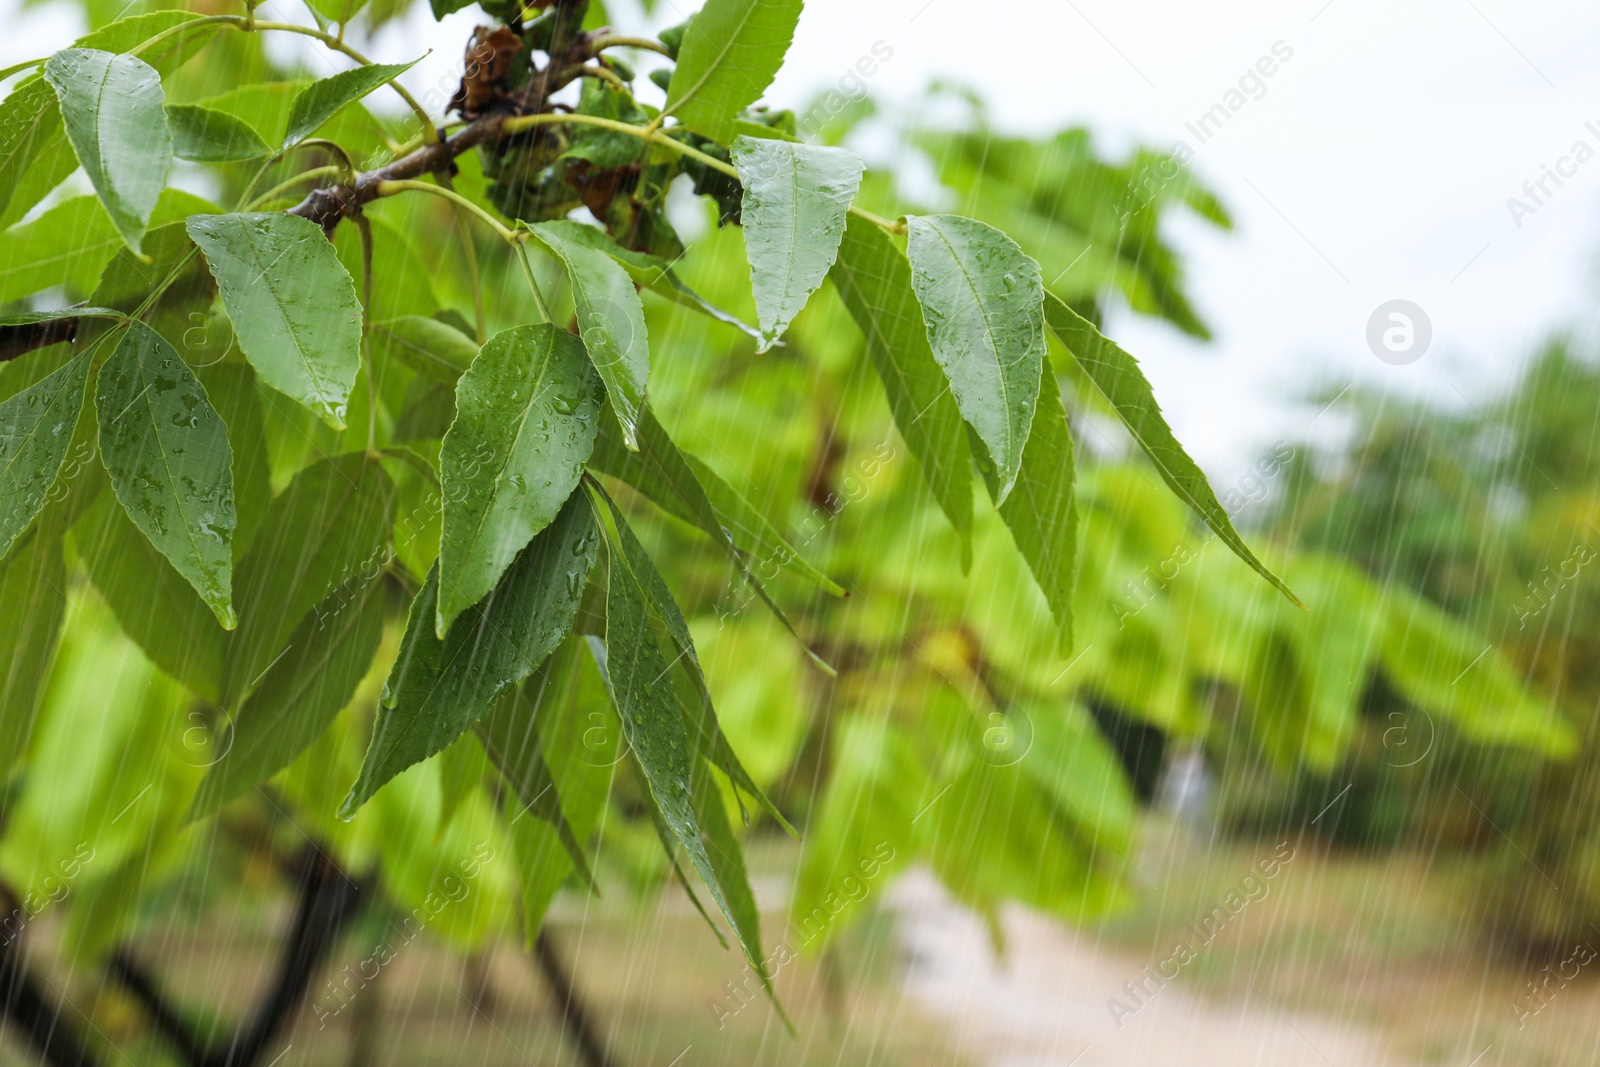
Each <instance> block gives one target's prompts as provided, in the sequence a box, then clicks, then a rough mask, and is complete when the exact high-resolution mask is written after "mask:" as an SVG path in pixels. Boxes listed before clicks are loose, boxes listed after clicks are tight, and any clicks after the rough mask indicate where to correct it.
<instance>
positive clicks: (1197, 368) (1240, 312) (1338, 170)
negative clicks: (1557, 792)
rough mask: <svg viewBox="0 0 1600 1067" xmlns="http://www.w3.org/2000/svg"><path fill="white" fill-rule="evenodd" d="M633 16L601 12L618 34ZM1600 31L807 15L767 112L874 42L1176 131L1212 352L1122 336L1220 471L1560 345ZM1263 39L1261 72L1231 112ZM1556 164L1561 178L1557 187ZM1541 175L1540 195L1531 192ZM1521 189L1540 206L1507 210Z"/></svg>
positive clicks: (857, 6)
mask: <svg viewBox="0 0 1600 1067" xmlns="http://www.w3.org/2000/svg"><path fill="white" fill-rule="evenodd" d="M274 3H275V5H276V6H281V7H283V8H284V9H285V11H286V12H287V11H288V10H289V9H290V8H291V5H293V6H294V7H297V6H298V3H297V0H274ZM632 6H633V0H613V4H612V10H613V12H614V17H615V18H616V21H617V22H618V23H626V22H627V21H628V20H627V18H626V16H625V14H624V13H625V12H626V11H627V10H628V9H629V8H630V7H632ZM696 6H698V4H697V3H694V2H692V0H660V3H659V4H658V8H659V11H658V14H659V15H661V16H663V17H664V19H665V21H667V22H672V21H678V19H679V17H680V15H679V10H680V9H681V12H682V13H684V14H686V13H688V12H689V11H691V10H693V9H694V7H696ZM17 8H18V0H0V19H3V20H4V22H5V24H6V25H7V26H8V27H10V32H9V33H8V34H6V35H5V36H4V37H0V65H4V64H6V63H9V62H12V61H15V60H19V59H23V58H27V57H29V56H33V55H38V54H43V53H45V52H48V51H50V50H51V49H52V48H55V47H59V46H60V45H61V44H63V43H65V42H66V41H67V40H68V39H70V37H71V36H72V34H73V32H74V30H75V29H76V28H77V27H76V24H77V17H76V15H75V14H73V13H72V9H71V8H69V7H66V6H65V5H60V6H52V5H51V4H49V3H47V4H46V5H44V6H43V7H40V8H33V9H30V10H29V11H28V12H26V13H21V12H18V10H17ZM635 10H636V9H635ZM414 16H415V17H414V18H412V19H411V20H409V22H408V24H407V25H406V26H404V27H395V28H393V29H391V30H389V31H387V32H385V33H384V34H382V35H381V36H380V37H379V38H378V39H377V40H376V41H373V42H371V48H372V50H373V52H374V53H375V55H374V58H378V59H386V60H395V59H409V58H412V57H413V56H414V55H415V54H416V50H417V49H416V44H417V42H418V41H419V40H422V41H425V42H426V43H428V44H431V45H433V46H434V47H435V48H436V51H435V54H434V55H433V56H432V57H430V59H429V60H428V61H426V62H425V63H424V64H422V65H420V66H419V67H418V68H416V69H415V70H414V71H413V72H411V74H410V75H408V77H407V81H408V82H410V83H412V84H413V85H416V86H422V85H426V84H428V83H429V82H430V81H431V80H433V79H435V78H437V77H438V76H439V75H440V74H441V73H443V72H445V71H446V70H447V69H448V68H449V66H450V64H452V63H454V62H456V61H457V57H458V55H459V52H460V49H461V43H462V41H464V40H465V38H466V35H467V33H468V32H470V29H471V27H472V25H473V24H474V22H475V21H478V19H479V18H481V16H477V15H476V14H475V12H474V11H472V10H469V11H465V12H461V13H459V14H458V15H456V16H453V17H452V18H451V19H450V20H449V21H448V23H447V24H446V25H444V26H436V25H434V24H433V22H432V19H431V17H429V16H428V15H427V14H426V5H423V6H422V7H421V8H420V9H419V10H417V11H416V12H414ZM1597 19H1600V10H1597V9H1596V8H1595V7H1594V5H1592V4H1579V3H1577V2H1576V0H1561V2H1547V3H1539V4H1529V3H1526V2H1523V3H1514V2H1512V0H1413V2H1409V3H1405V4H1395V3H1392V2H1380V0H1331V2H1330V0H1270V2H1269V0H1214V2H1212V3H1207V4H1196V3H1194V2H1193V0H983V2H982V3H975V2H972V0H966V2H963V0H810V2H809V3H808V4H807V6H806V13H805V16H804V18H803V19H802V20H801V24H800V30H799V33H798V35H797V36H796V39H795V42H794V46H793V48H792V49H791V51H790V62H789V64H788V66H786V68H785V70H784V72H783V73H782V74H781V75H780V77H779V80H778V83H777V84H776V85H775V86H774V87H773V90H772V93H771V96H772V97H773V98H774V99H777V100H781V101H789V102H798V101H800V100H803V99H806V98H807V97H809V96H810V95H811V94H812V93H813V92H815V91H817V90H818V89H820V88H823V87H826V86H828V85H829V84H831V83H833V82H835V81H836V80H837V79H838V78H839V76H840V75H841V74H843V73H844V72H845V70H846V69H847V68H849V67H850V66H852V65H853V64H854V63H855V61H856V59H857V57H859V56H861V55H862V54H864V53H866V52H868V51H869V50H870V48H871V46H872V45H873V44H874V43H875V42H877V41H883V42H885V43H887V44H888V45H889V46H890V47H892V48H893V50H894V56H893V58H892V60H890V61H889V62H887V63H885V64H883V65H882V67H881V69H880V70H879V71H878V73H877V74H876V75H875V76H874V77H873V78H872V79H871V89H872V91H873V92H874V93H875V94H878V95H880V96H882V97H886V98H889V99H891V100H896V101H900V102H903V103H906V104H910V103H913V102H914V101H915V100H916V98H917V94H918V93H919V92H920V91H921V90H922V89H924V88H925V87H926V85H927V84H928V82H929V81H930V80H931V79H933V78H934V77H938V76H947V77H954V78H957V79H960V80H964V81H967V82H969V83H971V84H973V85H975V86H978V87H980V88H981V89H982V91H983V93H984V95H985V96H986V97H987V99H988V100H989V102H990V105H991V108H992V111H993V112H994V114H995V115H996V116H997V118H998V121H999V122H1000V123H1001V124H1002V125H1003V126H1005V127H1008V128H1011V129H1015V130H1017V131H1022V132H1033V133H1045V132H1049V131H1051V130H1054V129H1057V128H1060V127H1062V126H1065V125H1071V124H1084V125H1088V126H1089V127H1091V128H1092V129H1094V130H1095V131H1096V134H1097V136H1098V138H1099V141H1100V144H1101V146H1102V148H1103V149H1104V150H1106V151H1110V152H1114V153H1121V152H1123V151H1126V150H1127V148H1128V147H1129V146H1131V145H1133V144H1134V143H1136V142H1139V141H1145V142H1149V143H1152V144H1154V145H1158V146H1161V147H1170V146H1171V145H1172V144H1173V143H1174V142H1175V141H1177V140H1179V139H1182V140H1184V141H1186V142H1187V143H1188V144H1189V146H1190V147H1191V148H1193V149H1194V150H1195V156H1194V158H1193V160H1192V161H1191V166H1192V167H1193V168H1194V169H1195V170H1196V171H1197V172H1198V173H1199V175H1200V176H1201V177H1202V178H1203V179H1204V180H1205V181H1206V182H1208V183H1209V184H1210V185H1211V186H1212V187H1213V188H1214V189H1216V190H1217V191H1218V193H1219V194H1220V195H1221V196H1222V198H1223V200H1224V202H1225V203H1226V204H1227V206H1228V208H1229V210H1230V211H1231V212H1232V213H1233V215H1234V218H1235V220H1236V222H1237V228H1236V229H1235V230H1234V231H1233V232H1231V233H1224V232H1221V231H1217V230H1215V229H1213V228H1212V227H1210V226H1208V225H1203V224H1200V223H1198V222H1196V221H1194V220H1192V219H1175V220H1174V222H1173V224H1172V225H1171V228H1170V231H1169V234H1170V237H1171V238H1172V240H1173V241H1174V242H1175V243H1176V244H1177V245H1178V247H1179V248H1180V249H1181V251H1182V252H1183V254H1184V256H1185V259H1186V262H1187V265H1188V270H1189V277H1190V289H1191V292H1192V294H1193V296H1194V298H1195V303H1196V304H1197V306H1198V307H1199V308H1200V309H1201V312H1202V314H1203V315H1204V316H1205V317H1206V318H1207V320H1208V321H1209V322H1210V323H1211V324H1212V326H1213V327H1214V329H1215V332H1216V339H1215V340H1214V341H1213V342H1212V343H1211V344H1208V345H1200V344H1196V343H1194V342H1191V341H1189V340H1188V339H1186V338H1184V337H1182V336H1180V335H1178V334H1177V333H1176V332H1175V331H1173V330H1171V329H1169V328H1166V327H1162V326H1159V325H1155V324H1151V323H1149V322H1145V321H1140V320H1138V319H1136V318H1134V317H1133V316H1131V315H1129V314H1126V313H1118V314H1116V315H1115V316H1114V317H1113V319H1112V322H1111V324H1110V329H1111V332H1112V333H1113V335H1114V336H1116V337H1117V339H1119V340H1121V341H1123V342H1124V343H1125V345H1126V346H1127V347H1128V348H1130V349H1131V350H1132V351H1133V352H1135V353H1136V354H1137V355H1139V356H1140V357H1141V358H1142V359H1143V360H1144V362H1145V365H1146V367H1147V368H1148V370H1149V373H1150V376H1151V378H1152V379H1153V380H1154V381H1155V384H1156V391H1157V395H1158V396H1159V397H1160V399H1161V401H1162V403H1163V404H1164V406H1165V407H1166V409H1167V411H1168V413H1169V416H1170V417H1171V419H1172V421H1173V423H1174V424H1175V426H1176V428H1177V430H1178V433H1179V436H1180V438H1181V439H1182V440H1183V441H1185V442H1186V443H1187V444H1189V445H1190V447H1191V448H1192V449H1193V451H1194V452H1195V453H1196V454H1197V456H1198V457H1199V458H1200V459H1201V461H1202V462H1203V463H1204V464H1205V465H1206V466H1207V467H1208V468H1209V469H1210V470H1211V472H1212V473H1213V475H1215V476H1217V477H1220V478H1223V479H1226V478H1227V477H1228V476H1229V474H1230V472H1231V471H1234V470H1237V469H1241V468H1242V467H1243V466H1244V464H1245V463H1246V462H1247V460H1248V458H1249V456H1250V455H1252V454H1253V452H1254V451H1255V450H1256V449H1258V448H1260V447H1262V446H1263V445H1268V444H1270V443H1271V442H1272V441H1274V440H1276V439H1278V438H1280V437H1296V436H1300V435H1301V434H1303V433H1304V432H1305V430H1306V427H1307V426H1308V424H1309V423H1310V421H1311V419H1312V417H1313V416H1315V415H1316V414H1317V410H1318V409H1317V407H1316V406H1307V405H1298V406H1297V405H1295V404H1292V403H1289V402H1288V401H1287V398H1289V397H1291V396H1292V395H1294V394H1296V393H1304V392H1308V391H1310V390H1311V389H1312V388H1313V387H1314V386H1317V385H1328V384H1331V386H1332V388H1333V389H1335V390H1336V389H1338V388H1340V387H1342V386H1343V385H1345V384H1346V383H1348V382H1351V381H1361V382H1366V383H1376V384H1383V385H1388V386H1392V387H1393V388H1395V389H1398V390H1404V391H1407V392H1410V393H1413V394H1417V395H1425V396H1429V397H1432V398H1433V399H1435V400H1437V401H1438V402H1439V403H1441V404H1447V405H1450V406H1452V407H1457V408H1466V407H1467V406H1468V405H1469V404H1473V403H1481V402H1482V401H1483V399H1484V398H1486V397H1488V396H1492V395H1493V393H1494V391H1495V388H1496V387H1497V386H1500V385H1503V384H1504V383H1505V382H1506V381H1507V380H1509V379H1510V377H1511V376H1512V375H1514V374H1515V373H1516V370H1517V368H1518V367H1520V366H1521V365H1522V364H1523V363H1524V361H1525V360H1526V359H1527V358H1528V356H1529V354H1530V353H1531V351H1532V350H1533V348H1534V347H1535V346H1536V345H1537V343H1538V342H1539V341H1540V340H1541V339H1543V338H1545V337H1547V336H1548V335H1549V334H1550V333H1552V332H1553V331H1555V330H1557V329H1569V330H1573V331H1575V332H1580V333H1584V334H1587V333H1588V323H1589V322H1590V320H1591V318H1592V309H1593V307H1594V299H1593V298H1594V296H1595V294H1596V291H1597V285H1596V282H1597V279H1596V271H1595V264H1596V250H1597V249H1600V95H1597V94H1596V93H1595V90H1596V89H1597V88H1600V63H1596V62H1595V59H1596V55H1595V52H1596V26H1597ZM658 24H659V20H658ZM1274 45H1277V46H1278V52H1279V57H1280V58H1279V61H1277V62H1275V63H1269V64H1267V66H1268V67H1272V68H1274V73H1273V74H1272V76H1271V77H1270V78H1262V79H1260V81H1259V82H1256V81H1252V80H1250V79H1246V82H1245V85H1244V91H1243V92H1242V93H1240V94H1238V95H1233V96H1230V95H1229V93H1230V90H1234V89H1238V88H1240V80H1241V78H1242V77H1244V76H1246V75H1247V74H1248V73H1249V72H1251V71H1252V70H1254V69H1256V67H1257V64H1258V63H1259V62H1260V61H1261V59H1262V58H1263V57H1267V56H1272V55H1273V48H1274ZM1285 52H1292V55H1291V56H1290V58H1288V59H1287V60H1282V59H1281V56H1282V55H1283V54H1284V53H1285ZM1241 100H1243V104H1242V106H1240V101H1241ZM1588 100H1593V101H1597V103H1595V104H1594V105H1593V106H1586V104H1585V101H1588ZM1219 103H1220V104H1222V105H1223V106H1224V107H1226V106H1227V105H1228V104H1229V103H1232V104H1234V105H1235V106H1236V107H1237V110H1236V111H1230V112H1229V117H1228V120H1227V122H1226V123H1225V124H1224V125H1223V126H1222V128H1221V129H1220V131H1218V132H1215V133H1214V134H1213V135H1212V136H1210V137H1209V139H1208V140H1206V141H1205V143H1203V144H1201V143H1200V142H1199V139H1198V138H1197V137H1196V136H1195V134H1194V132H1192V131H1191V130H1189V129H1187V128H1186V125H1185V124H1186V123H1189V124H1194V123H1197V122H1198V119H1199V118H1200V116H1202V115H1203V114H1205V113H1206V112H1207V111H1208V110H1209V109H1211V108H1212V107H1213V105H1216V104H1219ZM1590 120H1595V128H1594V130H1590V129H1589V128H1587V126H1586V123H1588V122H1589V121H1590ZM1580 141H1581V142H1584V144H1585V145H1586V149H1587V151H1580V150H1578V148H1577V143H1578V142H1580ZM1589 151H1592V152H1594V153H1595V155H1594V157H1593V158H1590V157H1589V155H1588V152H1589ZM1547 168H1549V169H1551V170H1560V171H1563V172H1565V176H1562V177H1561V178H1560V182H1561V184H1560V185H1559V186H1558V185H1557V184H1556V182H1555V181H1554V180H1553V179H1551V178H1548V177H1546V169H1547ZM1540 179H1544V190H1543V191H1542V192H1541V191H1540V190H1539V189H1538V187H1537V185H1535V186H1534V192H1535V193H1536V194H1538V200H1537V201H1535V200H1534V199H1532V198H1530V197H1529V195H1528V194H1527V193H1525V192H1524V190H1523V185H1524V183H1525V182H1535V183H1537V182H1538V181H1539V180H1540ZM1512 197H1516V198H1518V199H1519V200H1521V201H1522V202H1523V203H1524V204H1525V205H1527V207H1528V208H1529V209H1531V210H1527V211H1523V210H1520V209H1519V211H1518V212H1517V215H1518V216H1519V217H1516V218H1514V217H1513V212H1512V211H1511V210H1510V208H1509V207H1508V203H1507V201H1508V199H1510V198H1512ZM1395 299H1403V300H1408V301H1411V302H1413V303H1414V304H1415V305H1417V306H1418V307H1420V308H1421V309H1422V310H1423V311H1424V312H1425V314H1426V315H1427V317H1428V319H1429V320H1430V323H1431V329H1432V335H1433V336H1432V343H1431V346H1430V347H1429V349H1428V350H1427V351H1426V353H1425V354H1424V355H1423V356H1422V357H1421V358H1420V359H1417V360H1416V361H1415V362H1412V363H1409V364H1407V365H1394V364H1392V363H1389V362H1384V361H1382V360H1380V359H1379V358H1377V356H1375V355H1374V354H1373V352H1372V351H1371V350H1370V348H1369V347H1368V341H1367V332H1368V322H1369V319H1370V318H1371V317H1372V314H1373V312H1374V311H1375V309H1377V308H1378V307H1379V305H1382V304H1384V303H1386V302H1388V301H1391V300H1395ZM1311 428H1312V429H1313V430H1315V431H1326V432H1332V431H1333V430H1335V429H1337V423H1336V420H1335V419H1334V418H1329V419H1327V420H1320V419H1319V421H1318V422H1317V424H1316V425H1315V426H1312V427H1311Z"/></svg>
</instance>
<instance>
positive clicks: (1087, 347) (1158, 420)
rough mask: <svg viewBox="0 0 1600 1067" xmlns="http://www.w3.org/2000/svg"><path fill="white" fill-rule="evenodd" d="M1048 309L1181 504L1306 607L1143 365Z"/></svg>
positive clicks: (1087, 325)
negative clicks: (1193, 455) (1203, 465)
mask: <svg viewBox="0 0 1600 1067" xmlns="http://www.w3.org/2000/svg"><path fill="white" fill-rule="evenodd" d="M1044 309H1045V319H1046V321H1048V322H1049V324H1050V329H1051V330H1052V331H1054V333H1055V335H1056V337H1057V338H1058V339H1059V340H1060V341H1061V343H1062V345H1063V346H1065V348H1066V349H1067V351H1068V352H1070V353H1072V357H1073V358H1074V359H1075V360H1077V362H1078V365H1079V366H1080V367H1082V368H1083V370H1084V373H1085V374H1087V375H1088V376H1089V379H1090V380H1091V381H1092V382H1094V384H1095V386H1096V388H1098V389H1099V390H1100V391H1101V392H1102V393H1104V394H1105V397H1106V399H1107V400H1108V401H1110V402H1111V406H1112V408H1114V409H1115V410H1116V412H1117V416H1118V417H1119V418H1121V419H1122V422H1123V425H1125V426H1126V427H1127V428H1128V432H1129V433H1131V434H1132V435H1133V439H1134V440H1135V441H1137V442H1139V447H1140V448H1142V449H1144V453H1145V455H1147V456H1149V457H1150V461H1151V462H1152V463H1154V464H1155V466H1156V471H1157V472H1158V473H1160V475H1161V479H1162V481H1164V482H1166V483H1167V486H1168V487H1169V488H1170V489H1171V490H1172V491H1173V492H1174V493H1176V494H1177V495H1178V498H1179V499H1180V500H1182V501H1183V502H1184V503H1185V504H1187V505H1189V506H1190V507H1191V508H1193V509H1194V511H1195V513H1196V514H1198V515H1199V516H1200V518H1201V519H1202V520H1204V522H1205V524H1206V525H1207V526H1209V527H1211V530H1212V532H1214V533H1215V534H1216V535H1217V536H1218V537H1220V538H1222V541H1223V543H1224V544H1226V545H1227V546H1228V547H1229V548H1230V549H1232V550H1233V552H1234V554H1235V555H1237V556H1238V557H1239V558H1240V559H1242V560H1244V561H1245V562H1246V563H1248V564H1249V565H1250V566H1251V568H1252V569H1254V570H1255V572H1256V573H1257V574H1259V575H1261V576H1262V577H1263V578H1265V579H1266V580H1267V581H1269V582H1271V583H1272V584H1273V585H1274V586H1275V587H1276V588H1277V589H1278V590H1279V591H1280V592H1282V593H1283V595H1284V596H1286V597H1288V598H1289V600H1290V601H1291V602H1292V603H1294V604H1295V605H1296V606H1298V607H1302V608H1303V607H1305V605H1304V604H1302V603H1301V602H1300V598H1299V597H1297V596H1295V595H1294V592H1293V591H1292V590H1290V588H1289V587H1288V586H1287V585H1285V584H1284V583H1283V580H1282V579H1280V578H1279V577H1278V576H1277V575H1275V574H1273V573H1272V572H1271V571H1270V570H1268V569H1267V567H1266V565H1265V564H1263V563H1262V562H1261V561H1260V560H1259V559H1257V558H1256V555H1255V553H1254V552H1252V551H1250V546H1249V545H1247V544H1245V543H1244V538H1242V537H1240V536H1239V532H1238V531H1237V530H1235V529H1234V528H1233V520H1232V519H1230V518H1229V517H1228V513H1227V511H1226V510H1224V509H1223V507H1222V503H1221V502H1220V501H1219V500H1217V494H1216V492H1215V491H1214V490H1212V488H1211V483H1210V482H1208V481H1207V480H1206V476H1205V473H1204V472H1202V471H1201V470H1200V467H1199V465H1198V464H1196V463H1195V461H1194V460H1192V459H1190V458H1189V454H1188V453H1187V452H1185V451H1184V450H1183V446H1182V445H1180V444H1179V443H1178V439H1177V438H1176V437H1174V436H1173V435H1172V428H1171V427H1170V426H1168V425H1167V420H1166V419H1165V418H1163V417H1162V415H1161V406H1160V405H1159V404H1157V403H1156V397H1155V392H1154V390H1152V389H1151V388H1150V381H1149V379H1148V378H1146V377H1145V376H1144V371H1142V370H1140V369H1139V361H1138V360H1136V359H1134V358H1133V357H1132V356H1130V355H1129V354H1128V353H1127V352H1125V351H1123V350H1122V349H1121V348H1120V347H1118V346H1117V344H1116V343H1115V342H1113V341H1110V340H1107V339H1106V338H1105V337H1104V336H1103V335H1102V334H1101V333H1100V331H1099V330H1097V329H1095V327H1094V324H1093V323H1091V322H1089V321H1088V320H1087V319H1085V318H1084V317H1083V316H1081V315H1079V314H1078V313H1077V312H1076V311H1073V310H1072V309H1071V308H1070V307H1068V306H1067V305H1066V304H1065V303H1063V302H1062V301H1061V300H1060V298H1058V297H1056V296H1054V295H1051V294H1047V295H1046V296H1045V301H1044Z"/></svg>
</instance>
